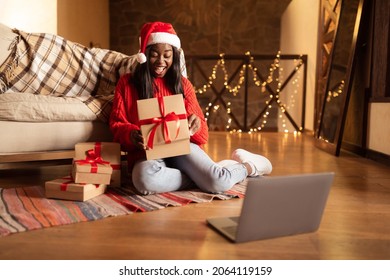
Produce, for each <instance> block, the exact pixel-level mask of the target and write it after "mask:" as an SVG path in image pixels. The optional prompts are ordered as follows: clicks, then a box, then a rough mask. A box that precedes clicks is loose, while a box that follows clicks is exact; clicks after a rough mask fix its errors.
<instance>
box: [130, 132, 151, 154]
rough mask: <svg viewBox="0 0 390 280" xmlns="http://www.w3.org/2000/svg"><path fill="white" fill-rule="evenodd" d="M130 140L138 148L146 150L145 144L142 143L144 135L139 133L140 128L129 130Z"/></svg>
mask: <svg viewBox="0 0 390 280" xmlns="http://www.w3.org/2000/svg"><path fill="white" fill-rule="evenodd" d="M130 140H131V142H133V144H134V145H135V146H136V147H137V148H138V149H140V150H146V148H147V147H146V145H145V144H144V137H143V136H142V134H141V131H140V130H136V129H134V130H132V131H131V132H130Z"/></svg>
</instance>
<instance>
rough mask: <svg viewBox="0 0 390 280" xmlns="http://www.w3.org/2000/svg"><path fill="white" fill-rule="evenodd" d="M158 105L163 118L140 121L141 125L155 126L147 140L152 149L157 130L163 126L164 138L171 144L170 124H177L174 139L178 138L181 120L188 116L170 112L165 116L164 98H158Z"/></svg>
mask: <svg viewBox="0 0 390 280" xmlns="http://www.w3.org/2000/svg"><path fill="white" fill-rule="evenodd" d="M157 100H158V104H159V107H160V113H161V117H154V118H150V119H143V120H140V121H139V125H140V126H141V125H147V124H154V126H153V128H152V129H151V130H150V132H149V133H148V136H147V139H148V142H147V143H148V147H149V148H150V149H153V142H154V136H155V134H156V131H157V128H158V127H159V126H160V125H162V128H163V137H164V140H165V143H166V144H169V143H171V142H172V140H171V135H170V132H169V129H168V124H167V123H168V122H171V121H174V122H176V136H175V137H174V139H176V138H177V136H178V135H179V131H180V120H183V119H186V118H187V114H176V113H175V112H170V113H168V114H165V105H164V99H163V97H162V96H159V97H157Z"/></svg>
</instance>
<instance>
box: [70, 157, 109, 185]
mask: <svg viewBox="0 0 390 280" xmlns="http://www.w3.org/2000/svg"><path fill="white" fill-rule="evenodd" d="M111 174H112V167H111V166H110V164H109V163H108V162H106V161H99V162H97V161H91V160H88V159H85V160H74V161H73V167H72V177H73V180H74V182H75V183H88V184H106V185H108V184H110V181H111Z"/></svg>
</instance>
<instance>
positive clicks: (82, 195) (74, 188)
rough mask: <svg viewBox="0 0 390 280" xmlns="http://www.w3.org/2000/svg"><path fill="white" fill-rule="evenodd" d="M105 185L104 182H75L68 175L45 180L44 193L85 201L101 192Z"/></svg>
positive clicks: (47, 195)
mask: <svg viewBox="0 0 390 280" xmlns="http://www.w3.org/2000/svg"><path fill="white" fill-rule="evenodd" d="M106 187H107V186H106V185H105V184H96V185H94V184H77V183H75V182H74V181H73V179H72V178H71V177H70V176H69V177H64V178H61V179H55V180H52V181H47V182H46V183H45V195H46V197H47V198H57V199H65V200H75V201H86V200H88V199H91V198H93V197H96V196H98V195H101V194H103V193H104V192H105V191H106Z"/></svg>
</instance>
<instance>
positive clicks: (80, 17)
mask: <svg viewBox="0 0 390 280" xmlns="http://www.w3.org/2000/svg"><path fill="white" fill-rule="evenodd" d="M57 5H58V30H57V32H58V35H60V36H62V37H64V38H66V39H68V40H71V41H73V42H77V43H80V44H82V45H84V46H89V45H90V43H92V44H93V46H95V47H100V48H104V49H108V48H109V44H110V36H109V33H110V32H109V28H110V18H109V2H108V0H57Z"/></svg>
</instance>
